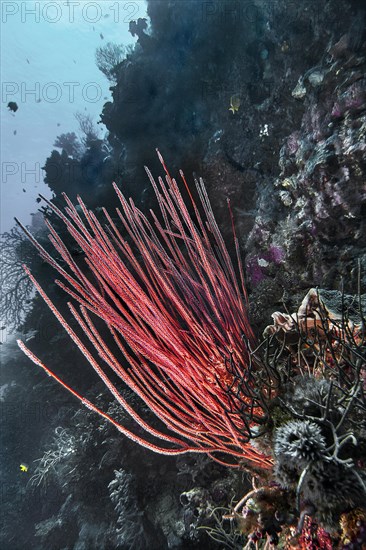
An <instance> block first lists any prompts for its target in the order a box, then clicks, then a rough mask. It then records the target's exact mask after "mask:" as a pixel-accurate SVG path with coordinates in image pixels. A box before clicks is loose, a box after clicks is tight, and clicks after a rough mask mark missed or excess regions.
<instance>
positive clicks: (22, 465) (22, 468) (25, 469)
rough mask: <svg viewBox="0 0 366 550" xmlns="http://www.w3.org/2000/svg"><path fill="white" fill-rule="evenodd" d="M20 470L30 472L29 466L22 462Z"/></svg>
mask: <svg viewBox="0 0 366 550" xmlns="http://www.w3.org/2000/svg"><path fill="white" fill-rule="evenodd" d="M19 468H20V471H21V472H28V469H29V466H28V464H25V463H24V462H22V464H20V465H19Z"/></svg>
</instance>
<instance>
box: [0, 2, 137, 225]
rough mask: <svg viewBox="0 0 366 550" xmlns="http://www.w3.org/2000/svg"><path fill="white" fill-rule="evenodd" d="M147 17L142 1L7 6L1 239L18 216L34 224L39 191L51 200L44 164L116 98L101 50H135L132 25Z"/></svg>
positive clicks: (3, 53) (3, 17) (3, 36)
mask: <svg viewBox="0 0 366 550" xmlns="http://www.w3.org/2000/svg"><path fill="white" fill-rule="evenodd" d="M145 15H146V4H145V1H144V0H133V1H132V2H129V1H118V2H116V1H113V2H107V1H99V2H87V1H80V2H66V1H55V2H45V1H43V2H33V1H11V2H1V72H2V76H1V79H2V94H1V113H2V115H1V118H2V132H1V138H2V139H1V162H2V178H1V211H0V218H1V219H0V232H1V233H3V232H5V231H9V229H10V228H11V227H12V226H13V224H14V221H13V218H14V216H17V217H18V218H19V219H22V220H23V222H24V223H27V224H28V223H30V221H31V218H30V213H31V212H35V211H36V210H37V203H36V198H37V195H38V193H40V192H41V193H42V194H44V195H46V196H47V197H50V196H51V193H50V190H49V189H48V187H47V186H46V185H45V184H44V183H43V177H44V172H43V170H42V166H43V165H44V163H45V160H46V158H47V157H48V156H49V154H50V152H51V151H52V149H53V143H54V141H55V139H56V137H57V136H58V135H60V134H62V133H67V132H75V133H76V134H78V133H79V134H80V132H79V124H78V122H77V120H76V119H75V116H74V115H75V113H76V112H81V113H83V114H88V115H90V116H91V117H92V118H93V121H94V123H95V124H96V123H97V121H98V119H99V114H100V113H101V110H102V108H103V104H104V103H105V102H106V100H108V99H109V98H110V91H109V86H110V83H109V82H108V80H107V78H106V77H105V75H104V74H103V73H102V72H100V70H99V69H98V68H97V66H96V63H95V50H96V48H98V47H100V46H104V45H105V44H106V43H108V42H113V43H116V44H124V45H127V44H132V43H133V42H134V38H133V37H132V36H131V34H129V32H128V27H129V22H130V21H131V20H134V19H137V18H138V17H144V16H145ZM9 102H16V103H17V105H18V110H17V111H16V112H15V113H14V112H12V111H10V110H8V109H7V105H8V103H9ZM97 128H98V129H99V133H100V137H101V138H103V136H104V135H105V132H106V131H105V127H104V126H103V125H98V126H97Z"/></svg>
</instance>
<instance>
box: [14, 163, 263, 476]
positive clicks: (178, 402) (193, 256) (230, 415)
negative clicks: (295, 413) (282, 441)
mask: <svg viewBox="0 0 366 550" xmlns="http://www.w3.org/2000/svg"><path fill="white" fill-rule="evenodd" d="M158 155H159V159H160V161H161V163H162V165H163V167H164V170H165V174H166V176H165V181H164V180H163V179H162V178H159V180H158V183H157V182H155V181H154V179H153V177H152V175H151V173H150V172H149V170H148V169H146V171H147V174H148V176H149V179H150V182H151V184H152V186H153V188H154V191H155V193H156V196H157V199H158V203H159V207H160V217H158V216H157V215H155V213H154V212H153V211H150V214H151V219H152V222H150V221H149V220H148V218H147V217H146V216H145V215H144V214H143V213H142V212H141V211H140V210H139V209H138V208H136V206H135V204H134V203H133V201H132V200H131V199H130V200H129V201H127V200H126V198H125V197H124V196H123V194H122V193H121V191H120V190H119V188H118V187H117V185H115V184H114V188H115V191H116V193H117V196H118V199H119V201H120V204H121V209H120V208H117V209H116V212H117V216H118V218H117V219H118V220H119V221H118V223H119V224H121V223H122V225H123V226H124V230H125V233H124V234H122V233H121V229H119V228H118V226H117V219H112V217H111V216H110V214H109V213H108V212H107V211H106V210H105V209H104V208H103V209H102V210H103V214H104V216H105V223H104V224H102V223H101V221H99V220H98V219H97V217H96V216H95V214H94V213H93V212H92V211H90V210H88V209H87V207H86V206H85V204H84V203H83V201H82V200H81V199H80V198H78V202H79V207H78V208H75V206H74V205H73V204H72V203H71V201H70V200H69V199H68V197H67V196H66V195H64V198H65V201H66V204H67V206H66V208H65V213H63V212H62V211H61V210H59V209H58V208H57V207H56V206H55V205H54V204H53V203H51V202H49V201H47V200H46V202H47V204H48V206H49V207H50V208H51V209H52V212H53V213H54V214H56V215H57V216H58V217H59V218H60V219H61V220H62V221H63V222H64V224H65V226H66V229H67V231H68V232H69V234H70V235H71V236H72V237H73V238H74V239H75V241H76V243H77V245H78V246H79V247H80V248H81V250H82V251H83V253H84V259H85V264H84V267H80V265H78V264H77V263H76V262H75V260H74V258H73V256H72V255H71V253H70V251H69V250H68V249H67V247H66V246H65V244H64V242H63V241H62V240H61V238H60V236H59V235H58V233H57V231H56V230H55V229H54V227H53V226H52V225H51V223H50V222H49V221H48V220H46V224H47V226H48V228H49V230H50V235H49V239H50V241H51V243H52V244H53V246H54V247H55V249H56V250H57V252H58V253H59V254H60V256H61V258H62V262H58V261H56V260H55V259H54V258H53V257H52V256H51V255H50V254H49V253H48V252H47V251H46V250H45V249H44V248H43V247H42V246H41V245H40V244H39V243H38V242H37V241H36V240H35V239H34V237H33V236H32V235H31V234H30V233H29V232H28V231H27V230H26V229H25V228H24V227H23V226H22V227H23V229H24V231H25V232H26V233H27V235H28V237H29V238H30V239H31V241H32V242H33V243H34V245H35V247H36V248H37V249H38V251H39V253H40V255H41V257H42V258H43V260H45V261H46V262H48V263H49V264H50V265H51V266H52V267H54V268H55V269H56V270H57V271H58V273H59V274H60V275H61V276H62V279H63V280H57V284H58V285H59V286H60V287H61V288H62V289H63V290H65V291H66V293H67V294H68V295H69V296H70V297H71V298H72V299H73V302H74V304H73V303H68V306H69V308H70V311H71V313H72V315H73V316H74V317H75V319H76V321H77V322H78V324H79V325H80V327H81V329H82V332H83V333H84V335H86V337H87V338H88V340H89V343H90V344H91V347H92V348H94V354H93V353H92V351H90V349H89V348H88V347H87V344H86V343H84V341H82V340H81V338H80V337H79V336H78V335H77V334H76V333H75V331H74V330H73V329H72V328H71V326H70V324H69V323H68V322H67V321H66V320H65V318H64V317H63V316H62V315H61V313H60V311H59V310H58V309H57V308H56V307H55V305H54V304H53V303H52V301H51V300H50V298H49V297H48V296H47V294H46V293H45V291H44V290H43V289H42V288H41V286H40V285H39V283H38V282H37V280H36V279H35V278H34V277H33V275H32V274H31V273H30V271H29V269H28V268H27V267H26V266H25V267H24V269H25V270H26V272H27V273H28V275H29V277H30V278H31V280H32V281H33V283H34V285H35V287H36V288H37V290H38V292H39V293H40V294H41V296H42V297H43V299H44V300H45V302H46V303H47V304H48V306H49V307H50V308H51V310H52V311H53V313H54V314H55V316H56V317H57V319H58V320H59V322H60V323H61V324H62V326H63V327H64V328H65V329H66V331H67V332H68V334H69V335H70V337H71V338H72V339H73V341H74V342H75V344H76V345H77V346H78V348H79V349H80V350H81V352H82V353H83V354H84V356H85V357H86V358H87V359H88V361H89V362H90V364H91V365H92V367H93V368H94V369H95V371H96V372H97V374H98V375H99V376H100V378H101V379H102V380H103V382H104V384H105V385H106V386H107V387H108V389H109V390H110V392H111V393H112V395H113V396H114V397H115V399H116V400H117V401H118V402H119V404H120V405H121V406H122V407H123V408H124V409H125V410H126V411H127V413H129V414H130V415H131V417H132V418H133V420H134V421H135V422H136V423H137V424H138V425H139V427H140V429H139V430H138V431H139V433H141V428H143V429H144V430H145V431H146V434H147V435H146V438H145V437H142V436H141V435H137V434H136V433H133V431H131V430H129V429H127V428H126V427H124V426H122V425H120V424H119V423H117V422H116V421H115V420H114V419H112V418H111V417H110V416H108V415H107V414H106V413H104V412H103V411H101V410H100V409H99V408H97V407H96V406H95V405H94V404H92V403H91V402H90V401H89V400H87V399H85V398H84V397H83V396H82V395H80V394H79V393H78V392H77V391H75V390H74V389H72V388H71V387H70V386H69V385H68V384H66V383H65V382H64V381H63V380H61V379H60V378H59V377H58V376H57V375H56V374H55V373H53V372H52V371H51V370H50V369H49V368H48V367H47V366H46V365H44V364H43V363H42V361H41V360H40V359H39V358H38V357H36V356H35V355H34V354H33V353H32V351H31V350H29V349H28V348H27V346H26V345H25V344H24V342H22V341H19V342H18V343H19V346H20V348H21V349H22V350H23V351H24V352H25V353H26V354H27V355H28V357H29V358H30V359H31V360H32V361H33V362H34V363H36V364H37V365H39V366H41V367H42V368H43V369H44V370H45V371H46V372H47V373H48V374H49V375H51V376H52V377H53V378H54V379H55V380H57V381H58V382H59V383H60V384H62V386H63V387H65V388H66V389H67V390H68V391H69V392H71V393H72V394H73V395H74V396H76V397H77V398H78V399H79V400H80V401H81V402H82V403H83V404H84V405H86V406H87V407H88V408H90V409H92V410H93V411H95V412H97V413H98V414H99V415H101V416H102V417H104V418H105V419H107V420H108V421H110V422H112V424H114V425H115V426H116V428H117V429H118V430H119V431H120V432H122V433H123V434H125V435H126V436H127V437H129V438H130V439H132V440H133V441H135V442H137V443H139V444H140V445H143V446H144V447H147V448H149V449H151V450H153V451H155V452H158V453H162V454H168V455H175V454H182V453H187V452H200V453H207V454H209V455H210V456H213V458H215V459H216V460H219V461H221V462H222V460H221V458H220V457H221V456H222V453H224V454H225V455H226V456H227V455H230V456H231V460H230V461H229V462H230V465H239V464H241V463H244V464H245V463H249V464H252V466H254V467H255V468H259V469H261V468H263V469H267V468H271V466H272V461H271V460H270V459H269V458H268V457H266V456H265V455H263V454H262V453H261V452H260V451H259V450H257V449H255V448H254V447H253V446H252V445H251V443H250V439H251V437H252V434H253V433H254V432H255V430H257V433H258V432H260V425H262V424H263V423H264V421H265V416H266V415H265V409H264V407H263V403H264V402H265V401H266V400H267V399H269V398H271V397H272V392H273V390H272V388H271V386H270V385H269V386H267V387H263V388H258V384H257V382H256V375H255V373H256V365H255V361H253V359H252V354H251V352H250V350H251V349H253V348H254V347H255V337H254V335H253V332H252V330H251V328H250V325H249V321H248V314H247V296H246V291H245V286H244V279H243V270H242V265H241V261H240V256H239V247H238V241H237V238H236V235H235V229H234V224H233V234H234V240H235V246H236V251H237V261H238V266H237V269H238V273H239V279H240V283H239V282H238V277H237V274H236V273H235V270H234V267H233V264H232V261H231V259H230V256H229V254H228V251H227V248H226V246H225V243H224V241H223V238H222V235H221V233H220V230H219V228H218V226H217V223H216V221H215V217H214V214H213V212H212V208H211V205H210V202H209V199H208V196H207V194H206V190H205V187H204V184H203V182H202V180H200V181H197V182H196V187H197V192H198V195H199V200H200V203H201V204H200V206H199V208H198V206H197V205H196V204H195V201H194V199H193V197H192V194H191V192H190V189H189V187H188V185H187V183H186V180H185V178H184V175H183V173H182V172H180V175H181V178H182V181H183V183H184V186H185V193H186V195H187V197H189V198H188V201H189V202H190V206H189V208H191V209H192V210H193V212H194V220H193V219H192V217H191V215H190V213H189V209H188V206H187V204H186V203H185V201H184V199H183V197H182V194H181V192H180V190H179V187H178V184H177V182H176V181H175V179H173V178H171V177H170V175H169V173H168V171H167V169H166V167H165V164H164V161H163V159H162V157H161V156H160V154H159V153H158ZM202 216H203V217H202ZM18 223H19V222H18ZM75 302H76V305H75ZM77 306H78V307H77ZM95 318H100V319H102V320H103V321H104V323H105V325H106V328H107V331H108V332H109V333H110V335H111V336H112V337H113V340H114V342H115V344H116V346H113V349H115V351H118V354H119V357H116V354H115V351H112V349H111V346H108V345H107V344H106V339H105V332H104V334H103V333H102V331H101V330H100V329H99V328H97V327H96V324H95ZM84 339H85V338H84ZM95 352H96V353H95ZM97 356H99V357H98V359H97ZM126 362H127V366H126ZM112 371H113V372H114V373H115V374H116V375H117V376H118V377H119V378H120V379H121V380H122V381H123V382H124V383H125V384H126V385H127V386H128V387H129V388H130V389H131V390H133V391H134V392H135V393H136V394H137V395H138V396H139V397H140V398H141V399H142V401H143V402H144V403H145V404H146V405H147V406H148V407H149V409H150V410H151V411H152V412H153V413H154V414H155V415H156V416H157V417H158V418H159V419H160V420H161V421H162V422H163V424H164V425H165V426H166V428H167V429H165V427H163V428H162V429H158V428H156V427H154V426H153V425H151V424H150V423H149V422H147V421H146V420H145V419H144V418H142V417H141V415H140V414H139V413H138V412H137V411H136V410H135V409H134V408H132V407H131V405H130V404H129V403H128V402H127V401H126V399H125V398H124V397H123V395H122V393H121V392H120V391H119V390H117V388H116V386H115V384H114V383H113V382H112V380H111V372H112Z"/></svg>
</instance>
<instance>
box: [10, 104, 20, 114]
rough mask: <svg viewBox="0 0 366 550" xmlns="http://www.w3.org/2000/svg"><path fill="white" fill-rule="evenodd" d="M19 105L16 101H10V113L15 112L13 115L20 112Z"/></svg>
mask: <svg viewBox="0 0 366 550" xmlns="http://www.w3.org/2000/svg"><path fill="white" fill-rule="evenodd" d="M18 108H19V107H18V105H17V104H16V103H15V101H9V103H8V109H9V111H13V113H16V112H17V110H18Z"/></svg>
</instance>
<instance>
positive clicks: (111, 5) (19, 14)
mask: <svg viewBox="0 0 366 550" xmlns="http://www.w3.org/2000/svg"><path fill="white" fill-rule="evenodd" d="M141 6H142V2H141V1H135V2H128V1H122V2H118V1H117V2H106V1H100V2H76V1H75V2H74V1H72V0H68V1H65V2H29V1H24V2H1V21H2V23H7V22H8V21H9V20H10V19H11V18H15V17H16V18H18V20H19V21H20V22H21V23H27V22H35V23H40V22H41V21H43V22H46V23H58V22H59V21H61V20H62V21H66V22H68V23H75V22H76V21H78V20H79V19H80V18H81V19H82V20H83V21H84V22H86V23H91V24H95V23H98V22H99V21H101V20H102V19H103V18H107V17H111V18H112V21H113V22H114V23H129V22H130V21H133V20H134V19H136V18H137V17H138V14H139V12H140V11H141Z"/></svg>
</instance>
